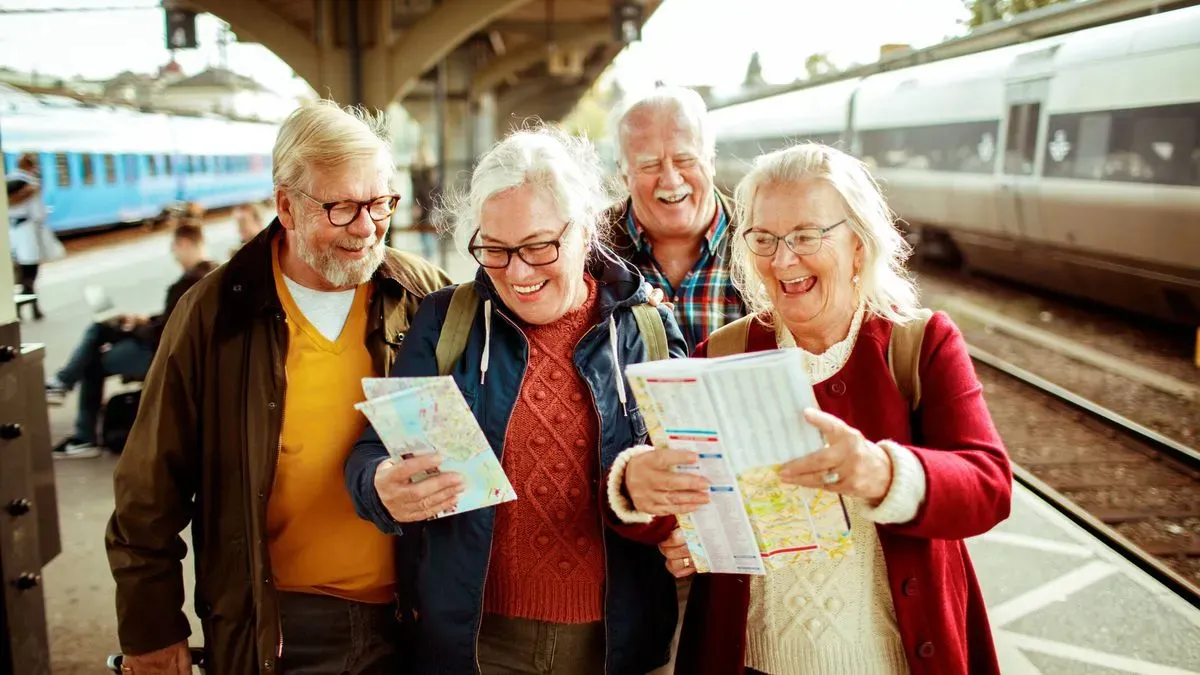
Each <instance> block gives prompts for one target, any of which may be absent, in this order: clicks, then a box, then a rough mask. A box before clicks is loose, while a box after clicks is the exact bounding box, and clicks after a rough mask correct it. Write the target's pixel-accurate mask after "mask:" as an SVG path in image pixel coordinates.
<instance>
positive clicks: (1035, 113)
mask: <svg viewBox="0 0 1200 675" xmlns="http://www.w3.org/2000/svg"><path fill="white" fill-rule="evenodd" d="M1048 85H1049V80H1048V79H1037V80H1026V81H1022V82H1010V83H1009V84H1008V86H1007V87H1006V89H1005V97H1004V100H1005V115H1004V131H1003V138H1004V146H1003V147H1004V152H1003V153H1002V154H1001V156H1000V157H999V158H998V159H997V161H998V162H999V164H1000V167H999V168H1000V178H999V184H1000V194H999V200H998V207H999V214H998V215H999V217H1000V229H1001V231H1002V232H1004V233H1005V234H1006V235H1008V236H1009V237H1012V238H1013V239H1016V240H1027V239H1028V237H1029V235H1030V234H1031V233H1035V232H1037V230H1038V226H1037V215H1038V209H1037V202H1038V199H1037V197H1038V177H1039V176H1040V175H1041V160H1042V158H1041V153H1039V152H1038V151H1037V149H1038V148H1039V147H1041V143H1042V139H1041V134H1042V133H1044V132H1043V131H1042V126H1043V125H1042V118H1043V114H1042V108H1043V102H1044V101H1045V100H1046V93H1047V90H1048Z"/></svg>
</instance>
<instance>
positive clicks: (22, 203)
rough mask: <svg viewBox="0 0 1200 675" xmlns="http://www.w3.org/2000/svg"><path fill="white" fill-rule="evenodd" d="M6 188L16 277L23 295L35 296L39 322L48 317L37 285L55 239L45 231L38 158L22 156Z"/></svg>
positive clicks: (26, 154) (31, 155)
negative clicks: (49, 239)
mask: <svg viewBox="0 0 1200 675" xmlns="http://www.w3.org/2000/svg"><path fill="white" fill-rule="evenodd" d="M6 188H7V189H6V192H7V194H8V223H9V245H10V247H11V249H12V258H13V264H14V267H15V271H16V275H15V276H16V279H17V283H18V284H19V285H20V286H21V293H22V294H25V295H33V296H35V299H34V300H33V302H31V303H30V305H31V306H32V308H33V318H34V320H36V321H40V320H41V319H42V318H43V317H44V316H45V315H44V314H43V313H42V308H41V306H40V305H39V304H38V301H37V299H36V293H35V289H34V284H35V283H36V282H37V277H38V268H39V266H40V265H41V264H42V263H43V262H49V261H48V260H47V259H46V258H47V256H48V252H47V251H46V250H45V249H46V244H47V236H49V237H54V235H53V234H52V233H50V232H48V231H47V232H43V231H42V230H43V229H44V228H45V227H46V206H45V204H44V203H43V201H42V182H41V175H40V173H39V171H38V165H37V156H36V155H34V154H32V153H25V154H23V155H21V157H20V158H19V159H18V160H17V170H16V171H15V172H13V174H12V175H10V176H8V177H7V180H6ZM55 243H57V242H55ZM6 292H7V291H6Z"/></svg>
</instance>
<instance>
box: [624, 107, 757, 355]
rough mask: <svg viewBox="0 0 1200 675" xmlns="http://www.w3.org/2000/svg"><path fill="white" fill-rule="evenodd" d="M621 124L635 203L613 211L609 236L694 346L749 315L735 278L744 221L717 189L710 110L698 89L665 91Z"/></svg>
mask: <svg viewBox="0 0 1200 675" xmlns="http://www.w3.org/2000/svg"><path fill="white" fill-rule="evenodd" d="M616 127H617V145H618V147H619V149H620V156H619V160H620V165H621V171H622V173H623V175H624V179H625V185H626V187H628V189H629V199H627V200H626V201H624V202H621V203H619V204H616V205H614V206H613V207H612V208H611V209H609V212H608V221H609V227H610V229H609V233H608V234H609V236H608V239H609V241H610V242H611V244H612V246H613V248H614V250H616V251H617V253H618V254H620V255H621V256H623V257H624V258H626V259H627V260H629V262H631V263H633V264H634V265H636V266H637V268H638V269H639V270H640V271H641V273H642V274H643V275H644V276H645V277H646V280H647V281H649V282H650V284H651V285H652V286H654V287H656V288H659V289H660V290H662V292H663V294H664V296H665V299H666V301H667V302H670V303H672V304H673V305H674V308H675V318H676V319H677V320H678V321H679V327H680V328H681V329H682V330H683V337H684V339H685V340H687V344H688V349H689V350H690V349H693V348H695V346H696V345H698V344H700V343H701V342H703V341H704V340H705V339H707V338H708V336H709V334H710V333H712V332H713V331H715V330H716V329H718V328H720V327H721V326H724V325H725V324H727V323H730V322H732V321H734V320H736V319H740V318H741V317H742V316H744V315H745V313H746V306H745V304H744V303H743V302H742V299H741V296H740V295H739V294H738V292H737V290H736V289H735V288H734V287H733V281H732V279H731V277H730V275H729V267H728V265H729V245H730V242H731V241H732V234H733V232H734V231H735V230H736V229H737V227H736V225H737V223H736V222H735V221H734V212H733V209H732V207H731V204H730V202H729V200H728V199H727V198H726V197H725V196H724V195H722V194H721V193H720V191H718V190H717V189H716V188H715V187H714V186H713V161H714V159H715V158H716V139H715V138H713V137H712V135H711V132H710V130H709V126H708V110H707V109H706V108H705V105H704V101H703V100H702V99H701V98H700V95H699V94H697V93H696V92H694V91H692V90H691V89H686V88H682V87H660V88H658V89H655V90H654V91H653V92H652V93H651V94H649V95H648V96H645V97H643V98H640V99H637V100H634V101H632V102H631V103H630V104H629V105H628V107H626V108H625V111H624V113H623V114H622V115H621V117H620V119H619V121H618V123H617V125H616Z"/></svg>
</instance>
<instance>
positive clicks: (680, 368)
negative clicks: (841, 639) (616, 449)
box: [626, 350, 853, 574]
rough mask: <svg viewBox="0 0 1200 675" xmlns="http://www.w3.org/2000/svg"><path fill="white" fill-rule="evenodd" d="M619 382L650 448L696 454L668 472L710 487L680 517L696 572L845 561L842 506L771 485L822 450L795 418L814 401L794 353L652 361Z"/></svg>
mask: <svg viewBox="0 0 1200 675" xmlns="http://www.w3.org/2000/svg"><path fill="white" fill-rule="evenodd" d="M626 375H627V376H628V377H629V383H630V387H631V388H632V389H633V392H634V396H635V397H636V398H637V400H638V403H639V405H640V408H641V411H642V415H643V417H644V418H645V421H646V427H647V429H648V430H649V434H650V439H651V441H652V442H653V443H654V447H655V448H657V449H673V450H687V451H690V452H694V453H696V454H697V456H698V457H699V462H698V463H697V464H695V465H690V466H680V467H677V470H678V471H688V472H694V473H697V474H699V475H702V476H704V477H705V478H707V479H708V481H709V498H710V501H709V503H708V504H705V505H704V506H702V507H701V508H699V509H698V510H696V511H695V512H693V513H691V514H688V515H683V516H680V518H679V526H680V529H681V530H682V532H683V535H684V539H685V540H686V541H687V544H688V551H689V553H691V557H692V560H693V564H694V565H695V567H696V571H697V572H701V573H705V572H716V573H732V574H765V573H766V572H767V571H768V570H771V569H779V568H781V567H787V566H792V565H802V564H805V563H806V562H808V561H810V560H813V559H815V558H820V559H826V558H830V557H832V558H840V557H842V556H845V555H847V554H849V553H850V551H851V550H852V548H853V545H852V539H851V536H850V518H849V514H848V513H847V512H846V509H845V504H844V503H843V501H842V498H841V497H840V496H839V495H838V494H837V493H834V492H826V491H824V490H811V489H808V488H802V487H799V486H794V485H786V484H784V483H783V482H782V481H780V480H779V473H778V470H779V466H780V465H781V464H783V463H784V462H786V461H788V460H791V459H793V458H796V457H801V456H803V455H805V454H808V453H810V452H815V451H817V450H819V449H820V448H821V447H822V446H823V445H824V441H823V439H822V438H821V436H820V434H819V433H818V432H817V431H816V429H815V428H814V427H812V426H811V425H809V424H808V423H807V422H805V421H804V420H803V417H802V416H801V414H800V411H802V410H803V409H804V408H806V407H816V399H815V397H814V396H813V393H812V386H811V385H810V384H809V382H808V377H807V375H806V374H805V372H804V369H803V367H802V363H801V361H800V360H799V357H798V353H797V352H796V350H775V351H769V352H757V353H754V354H744V355H737V356H735V357H725V358H718V359H671V360H669V361H653V362H649V363H641V364H633V365H630V366H629V367H628V368H627V369H626Z"/></svg>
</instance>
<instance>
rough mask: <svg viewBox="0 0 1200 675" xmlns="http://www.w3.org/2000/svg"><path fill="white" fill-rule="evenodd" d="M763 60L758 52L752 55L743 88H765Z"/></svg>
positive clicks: (743, 80) (743, 79)
mask: <svg viewBox="0 0 1200 675" xmlns="http://www.w3.org/2000/svg"><path fill="white" fill-rule="evenodd" d="M763 84H764V81H763V76H762V58H761V57H760V56H759V55H758V52H754V53H753V54H751V55H750V63H749V65H747V66H746V77H744V78H742V88H743V89H751V88H754V87H761V86H763Z"/></svg>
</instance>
